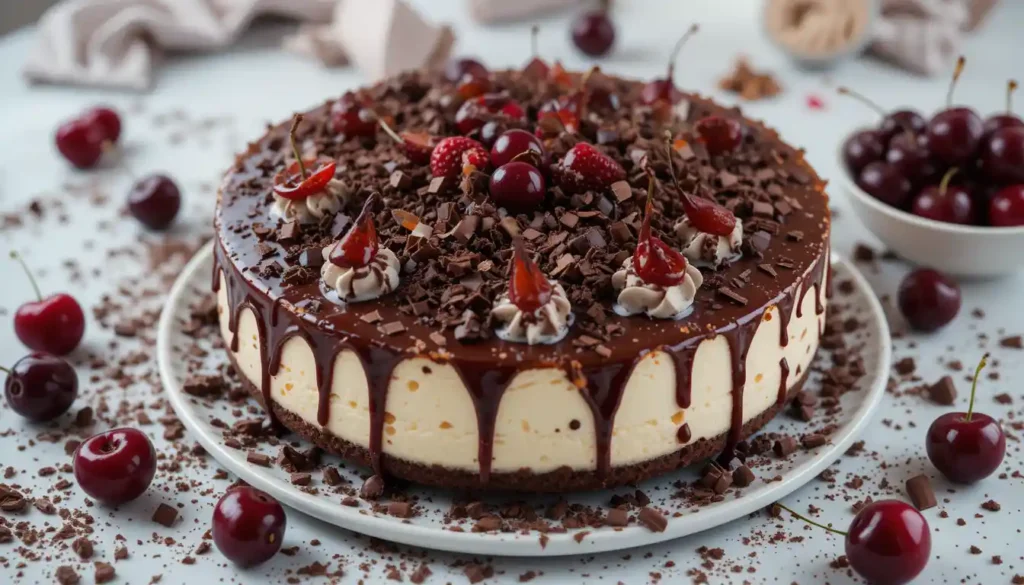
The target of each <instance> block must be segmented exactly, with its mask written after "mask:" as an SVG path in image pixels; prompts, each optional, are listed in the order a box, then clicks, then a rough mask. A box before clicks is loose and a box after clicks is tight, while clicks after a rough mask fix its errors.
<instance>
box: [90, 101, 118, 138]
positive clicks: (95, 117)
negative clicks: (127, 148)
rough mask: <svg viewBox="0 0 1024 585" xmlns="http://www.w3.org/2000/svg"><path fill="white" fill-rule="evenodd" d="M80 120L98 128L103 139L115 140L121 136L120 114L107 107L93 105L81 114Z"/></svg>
mask: <svg viewBox="0 0 1024 585" xmlns="http://www.w3.org/2000/svg"><path fill="white" fill-rule="evenodd" d="M82 121H83V122H85V123H86V124H91V125H92V126H94V127H96V128H98V129H99V132H100V135H101V136H102V137H103V140H108V141H110V142H117V140H118V138H120V137H121V116H119V115H117V112H115V111H114V110H113V109H111V108H108V107H103V106H99V107H95V108H92V109H90V110H87V111H86V112H85V113H84V114H82Z"/></svg>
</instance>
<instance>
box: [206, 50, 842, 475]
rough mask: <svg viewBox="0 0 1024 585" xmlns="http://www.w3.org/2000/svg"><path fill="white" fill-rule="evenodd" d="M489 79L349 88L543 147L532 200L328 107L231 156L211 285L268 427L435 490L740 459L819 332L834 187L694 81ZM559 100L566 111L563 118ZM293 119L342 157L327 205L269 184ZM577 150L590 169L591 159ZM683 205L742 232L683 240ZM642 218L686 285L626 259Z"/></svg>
mask: <svg viewBox="0 0 1024 585" xmlns="http://www.w3.org/2000/svg"><path fill="white" fill-rule="evenodd" d="M482 83H483V85H485V86H486V90H487V92H488V93H487V94H486V95H484V96H472V94H471V93H470V94H469V95H470V96H471V97H469V98H468V101H472V102H473V103H474V104H480V105H481V107H479V108H477V109H476V110H474V109H473V104H470V105H469V106H467V105H466V103H465V102H466V101H467V98H465V97H464V96H465V95H467V91H469V90H471V89H473V88H472V86H471V87H470V88H469V90H467V85H468V84H467V83H466V80H465V79H464V80H462V81H461V82H454V83H453V82H451V81H449V80H448V79H446V78H445V77H444V76H443V75H441V74H434V73H426V72H412V73H407V74H403V75H401V76H399V77H397V78H394V79H389V80H386V81H384V82H381V83H379V84H377V85H375V86H373V87H369V88H366V89H363V90H361V91H360V92H357V93H356V94H353V95H348V96H346V97H345V98H343V99H344V100H349V101H350V102H351V100H352V99H355V100H357V101H358V103H360V104H363V105H361V106H360V108H361V109H364V110H365V111H364V112H362V114H363V118H364V119H365V118H367V117H368V116H366V114H367V113H371V112H372V117H373V119H378V118H379V119H380V120H382V121H384V123H386V124H387V125H388V126H389V127H390V128H392V129H394V130H395V131H396V132H398V133H401V132H406V131H408V132H416V133H421V134H429V135H430V136H432V137H433V138H434V139H435V140H436V139H438V138H441V137H447V136H458V135H463V134H468V136H469V137H470V138H473V139H475V140H479V141H480V142H482V143H484V145H485V148H489V147H490V143H491V142H493V141H494V140H495V138H496V137H497V136H499V135H500V134H501V133H502V132H503V131H506V130H509V129H514V128H523V129H526V130H527V131H529V132H531V133H535V134H537V135H540V136H541V139H540V142H541V143H542V145H543V156H535V157H520V158H519V159H518V160H525V161H528V162H529V163H530V164H532V165H533V166H534V167H535V168H536V169H537V170H538V171H539V172H540V174H541V175H542V176H543V177H544V180H543V183H545V184H544V185H543V191H542V194H541V197H540V198H537V197H536V193H534V194H533V195H530V196H527V194H525V193H524V195H523V199H522V201H521V202H519V201H515V200H513V201H512V202H511V203H510V202H509V201H508V200H502V201H498V200H496V198H495V197H494V196H492V193H491V185H492V184H493V180H492V179H493V178H494V177H493V175H494V174H495V169H493V168H491V167H490V166H489V164H488V161H487V160H486V159H485V160H482V161H481V160H479V159H467V158H465V157H464V158H463V159H462V160H461V162H462V164H461V169H459V172H458V173H457V174H456V175H448V176H435V175H437V174H438V172H437V164H438V159H439V153H438V152H437V151H435V152H434V157H433V159H435V160H432V161H431V163H427V162H426V161H424V160H423V159H422V157H419V156H415V154H414V153H413V152H412V151H411V149H410V148H409V145H408V144H405V143H398V142H396V141H395V140H394V139H393V138H391V137H390V135H389V134H387V133H385V132H384V131H383V130H382V129H380V128H374V129H371V130H369V131H367V130H366V129H365V128H363V129H359V130H358V131H356V129H355V127H353V126H352V125H346V124H345V120H344V119H342V116H341V114H342V112H343V109H340V108H339V103H340V102H334V101H332V102H328V103H326V104H324V105H323V106H321V107H319V108H316V109H314V110H312V111H309V112H306V113H305V114H303V116H302V120H301V122H300V123H298V124H297V125H295V127H294V128H292V121H291V120H288V121H284V122H282V123H281V124H279V125H276V126H273V127H271V128H269V129H268V131H267V133H266V134H265V135H264V136H263V137H262V138H260V139H259V140H258V141H256V142H254V143H252V144H251V145H250V146H249V148H248V149H247V151H246V152H244V153H242V154H240V155H239V156H238V157H237V159H236V161H235V164H234V165H233V167H232V168H231V169H230V170H229V171H228V172H227V174H226V175H225V177H224V180H223V183H222V185H221V188H220V192H219V198H218V204H217V209H216V218H215V224H216V242H215V260H216V261H215V267H214V274H213V288H214V290H215V291H216V293H217V301H218V308H219V315H220V325H221V332H222V334H223V337H224V340H225V342H226V346H227V353H228V356H229V358H230V360H231V362H232V364H233V365H234V366H235V368H236V370H237V372H238V374H239V375H240V377H241V379H242V382H243V383H244V385H245V386H246V388H247V389H248V390H249V391H250V392H251V393H252V394H253V395H254V396H255V397H256V398H257V399H258V400H259V401H260V403H261V404H262V405H263V407H264V408H265V409H266V411H267V413H268V415H269V416H270V418H271V419H272V421H273V422H274V424H276V425H281V426H283V427H286V428H288V429H290V430H291V431H294V432H295V433H297V434H299V435H301V436H302V437H304V438H306V439H308V440H310V441H312V442H314V443H316V444H317V445H319V446H320V447H322V448H323V449H325V450H327V451H329V452H332V453H335V454H338V455H340V456H341V457H343V458H345V459H346V460H349V461H351V462H354V463H358V464H361V465H365V466H367V467H370V468H372V469H373V471H374V473H376V474H378V475H381V476H383V477H398V478H403V479H407V480H411V481H414V482H419V483H424V484H432V485H437V486H445V487H452V488H475V489H494V490H524V491H546V492H560V491H568V490H578V489H596V488H602V487H608V486H614V485H620V484H624V483H635V482H638V481H642V480H644V479H646V478H649V477H652V476H654V475H657V474H661V473H664V472H667V471H670V470H673V469H676V468H679V467H682V466H685V465H688V464H691V463H694V462H699V461H701V460H703V459H705V458H708V457H712V456H715V455H718V454H720V453H723V452H724V455H725V456H727V457H732V456H734V455H738V456H741V457H742V454H743V448H744V439H745V438H746V437H748V436H749V435H751V434H752V433H754V432H756V431H757V430H758V429H759V428H760V427H762V426H763V425H764V424H765V423H766V422H768V421H769V420H770V419H771V418H772V417H773V416H775V414H776V413H778V412H779V411H780V410H781V409H782V408H783V407H784V406H785V405H786V403H787V401H788V399H789V398H791V397H792V396H793V395H794V394H795V393H796V392H798V391H799V390H800V388H801V387H802V385H803V384H804V382H805V380H806V378H807V374H808V369H809V366H810V364H811V361H812V359H813V358H814V355H815V352H816V351H817V348H818V341H819V337H820V335H821V332H822V331H823V329H824V322H825V307H826V303H827V296H828V294H827V291H828V286H827V280H828V275H829V260H828V250H829V231H830V217H829V211H828V201H827V195H826V194H825V191H824V183H823V182H822V181H821V180H820V179H819V178H818V176H817V175H816V174H815V173H814V171H813V170H812V169H811V168H810V167H809V166H808V164H807V163H806V162H805V160H804V157H803V154H802V152H801V151H799V150H797V149H794V148H792V147H790V146H788V145H786V144H785V143H783V142H782V141H781V140H780V139H779V137H778V135H777V134H776V133H775V132H774V131H773V130H771V129H768V128H766V127H765V126H764V125H763V124H761V123H759V122H756V121H753V120H750V119H747V118H745V117H743V116H742V114H741V113H740V112H739V110H737V109H732V108H725V107H722V106H719V105H716V104H715V103H713V102H712V101H710V100H708V99H705V98H702V97H700V96H697V95H692V94H687V93H682V92H675V93H672V92H669V93H670V94H671V97H670V98H669V99H670V100H671V102H669V101H656V102H653V103H645V101H649V100H645V99H644V95H643V94H644V92H643V88H644V84H643V83H641V82H635V81H629V80H622V79H617V78H612V77H608V76H604V75H601V74H596V75H588V76H585V77H584V76H580V75H562V76H561V77H559V78H552V77H550V76H547V75H543V74H537V72H536V71H529V70H527V71H504V72H493V73H490V74H489V76H488V77H487V78H486V79H485V80H483V82H482ZM478 85H479V84H478ZM494 104H497V105H496V106H495V105H494ZM509 104H513V105H514V106H518V107H507V106H508V105H509ZM559 104H561V106H559ZM580 105H582V106H583V107H579V106H580ZM559 107H561V108H562V109H564V110H565V111H571V113H572V116H575V117H572V116H566V117H562V118H560V119H559V123H558V124H551V121H552V119H553V118H552V117H551V116H550V115H548V114H550V112H552V111H558V109H559ZM467 112H468V114H467ZM467 117H469V118H472V119H470V120H469V122H467ZM539 118H543V120H542V121H541V122H538V119H539ZM709 118H711V119H713V120H715V121H717V122H719V123H721V122H723V121H724V122H728V123H729V127H731V128H739V129H740V132H741V134H740V139H739V142H738V144H735V145H733V146H732V147H731V148H727V149H725V150H724V151H723V150H722V149H721V148H720V147H719V145H718V143H717V142H716V135H715V134H713V133H712V132H711V131H710V130H708V128H710V127H711V126H712V125H711V124H703V125H702V122H701V121H702V120H708V119H709ZM566 120H568V121H569V123H568V124H566V123H564V122H565V121H566ZM470 126H473V127H470ZM290 131H292V132H294V137H295V144H296V147H297V150H298V151H300V152H301V156H302V157H303V158H304V159H306V158H307V157H308V160H309V161H311V162H312V161H315V160H319V161H321V167H320V168H323V166H322V162H323V161H331V162H333V164H334V172H333V178H332V179H331V181H330V184H329V185H327V186H326V187H324V188H323V189H322V191H321V192H319V193H318V195H316V196H315V197H309V198H307V199H303V200H289V199H284V198H282V197H281V196H279V195H277V194H276V192H275V189H274V188H275V180H276V181H277V182H278V183H280V182H281V181H280V178H281V173H286V172H288V171H287V169H289V168H292V170H294V166H295V165H294V164H293V163H294V161H295V155H294V154H293V149H292V147H291V146H290V141H289V132H290ZM666 132H668V133H669V134H670V135H671V140H666V139H665V138H664V136H665V134H666ZM580 143H587V144H589V145H591V146H592V148H590V147H586V148H587V149H588V150H586V152H593V151H596V152H598V153H600V154H601V157H600V160H597V161H591V160H582V156H580V153H584V150H581V149H583V148H584V147H579V146H578V145H579V144H580ZM573 157H575V159H576V160H572V159H573ZM567 158H568V159H569V160H567ZM608 160H610V161H612V162H613V163H615V164H614V167H615V168H616V169H618V170H616V171H615V172H613V173H610V175H611V176H609V172H604V171H603V170H602V166H601V165H607V164H609V163H608ZM442 162H443V161H442ZM584 163H586V164H584ZM290 165H291V166H290ZM619 170H621V174H619V175H618V176H615V175H616V173H618V172H619ZM572 173H575V175H573V176H569V175H570V174H572ZM673 175H674V177H675V178H673ZM651 177H654V179H653V180H652V179H651ZM275 178H276V179H275ZM652 185H653V188H652V189H651V191H652V194H651V195H650V197H651V202H652V206H651V207H650V208H649V209H647V210H646V211H645V204H646V202H647V199H648V188H649V187H651V186H652ZM684 193H686V194H687V196H688V197H696V198H698V199H703V200H706V201H711V202H714V203H715V204H716V205H717V209H719V210H727V212H729V214H730V215H731V216H732V217H734V218H735V229H734V230H733V232H732V233H730V234H729V235H728V236H724V235H714V234H710V233H703V232H700V230H694V229H689V227H692V226H690V223H689V220H688V216H687V209H690V208H688V207H687V206H686V201H687V198H686V197H684ZM371 199H372V200H371ZM367 201H370V203H369V204H368V203H367ZM364 208H365V210H364ZM361 210H364V213H363V214H362V215H361ZM691 213H692V211H691ZM648 215H650V232H651V233H652V234H654V235H655V236H656V237H657V238H659V242H661V243H662V244H664V245H665V246H666V247H667V248H670V249H671V250H674V251H679V252H681V253H683V254H684V255H685V256H686V257H687V258H688V259H689V262H688V263H687V266H686V274H685V278H683V279H682V280H681V281H680V285H679V286H678V287H676V286H659V285H657V284H653V280H652V281H651V283H648V282H647V281H646V279H645V277H641V276H640V275H639V271H638V270H637V267H636V266H634V265H633V261H634V259H635V258H638V257H637V256H636V255H635V254H634V253H635V252H636V248H637V243H638V238H641V237H644V236H642V232H643V222H644V219H645V217H647V216H648ZM357 216H360V217H361V218H362V219H361V220H360V221H363V220H364V219H365V220H368V221H371V222H372V225H373V226H374V229H375V233H376V237H377V241H378V242H379V247H378V248H375V249H377V252H376V254H375V255H374V256H373V262H372V263H371V264H368V265H367V266H366V267H364V268H362V269H360V268H356V269H352V268H351V267H348V268H344V266H346V265H345V264H344V263H340V264H339V263H336V262H335V260H334V259H333V258H334V256H332V250H334V249H336V248H338V247H339V243H338V242H339V241H340V240H342V239H345V238H346V237H347V236H348V234H349V232H350V231H352V230H353V228H352V225H353V223H356V218H357ZM359 225H360V226H362V225H364V224H363V223H359ZM517 246H519V248H518V249H521V250H525V252H524V254H525V255H527V256H529V259H530V260H531V261H532V262H533V264H532V265H533V266H534V267H535V268H539V270H540V272H541V273H543V275H544V277H546V278H547V279H549V284H550V286H549V287H548V289H551V290H552V291H553V293H551V294H553V295H554V296H551V294H549V296H551V300H550V301H548V302H549V303H554V304H550V305H545V307H546V308H543V309H542V310H538V311H537V312H533V309H532V308H530V309H529V310H527V309H525V308H523V307H524V306H525V305H524V304H523V302H522V301H516V302H515V303H514V306H510V298H515V295H514V294H511V295H510V293H514V292H515V291H513V290H511V289H510V271H513V269H512V267H513V264H514V262H513V261H514V259H515V258H518V257H519V256H517V254H519V253H518V252H514V249H516V247H517ZM673 253H674V252H673ZM517 266H518V265H517ZM343 269H344V270H354V271H353V272H352V273H351V274H350V273H348V272H346V274H349V276H348V277H346V278H350V279H355V280H345V279H344V278H339V277H338V276H337V273H338V271H341V270H343ZM513 272H514V271H513ZM352 275H354V276H352ZM343 281H344V282H345V283H347V284H345V285H344V286H343V285H342V284H341V283H342V282H343ZM673 282H675V281H673ZM371 285H372V286H371ZM684 285H685V286H684ZM669 289H671V290H669ZM519 298H520V299H521V298H522V295H519ZM545 298H547V297H545ZM651 299H654V300H653V301H652V300H651ZM670 301H672V302H670ZM666 303H668V304H667V305H666ZM666 306H667V307H669V309H665V307H666ZM517 307H518V308H517ZM548 308H551V310H550V311H549V312H545V311H547V310H548ZM556 313H557V314H556ZM510 314H516V315H518V316H523V315H525V317H524V318H523V320H517V319H518V317H517V318H513V320H512V321H509V317H508V315H510ZM534 315H537V316H542V317H543V319H545V320H542V321H538V319H540V317H537V319H534ZM548 317H550V318H551V319H553V321H547V320H546V319H548ZM524 323H525V324H526V325H524ZM519 326H522V327H521V329H523V331H527V330H528V331H529V335H526V334H522V335H520V334H517V331H516V328H517V327H519ZM534 328H536V329H534ZM519 333H522V332H519Z"/></svg>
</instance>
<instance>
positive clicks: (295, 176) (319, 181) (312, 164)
mask: <svg viewBox="0 0 1024 585" xmlns="http://www.w3.org/2000/svg"><path fill="white" fill-rule="evenodd" d="M302 119H303V118H302V116H301V115H297V116H295V117H294V118H293V119H292V125H291V129H290V130H289V131H288V139H289V142H290V145H291V150H292V156H294V157H295V160H294V161H292V163H291V164H289V165H288V166H287V167H286V168H285V169H284V170H283V171H280V172H278V173H277V174H276V175H274V194H275V195H277V196H278V197H283V198H284V199H288V200H291V201H298V200H301V199H305V198H307V197H310V196H312V195H316V194H317V193H320V192H321V191H323V190H324V189H325V188H327V184H328V183H330V182H331V179H333V178H334V173H335V170H336V168H337V163H336V162H335V161H334V160H333V159H329V158H317V159H314V160H307V159H304V158H303V155H302V152H301V151H300V150H299V144H298V141H297V140H296V139H295V132H296V131H297V129H298V127H299V124H301V123H302ZM374 127H376V122H374Z"/></svg>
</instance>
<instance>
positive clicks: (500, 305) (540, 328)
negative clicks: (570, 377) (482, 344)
mask: <svg viewBox="0 0 1024 585" xmlns="http://www.w3.org/2000/svg"><path fill="white" fill-rule="evenodd" d="M571 311H572V304H571V303H569V299H568V297H566V296H565V289H563V288H562V285H560V284H558V283H557V282H554V281H551V299H550V300H549V301H548V302H546V303H544V305H543V306H541V307H540V308H539V309H537V310H536V311H534V312H532V313H528V312H526V311H523V310H522V309H520V308H519V307H517V306H516V305H515V303H513V302H512V301H511V299H509V296H508V294H505V295H502V296H501V298H499V299H498V302H497V303H496V304H495V305H494V308H493V309H491V316H492V317H493V318H494V319H495V320H497V321H499V322H500V323H502V324H503V326H502V327H499V328H498V329H497V330H496V333H497V335H498V337H500V338H502V339H504V340H505V341H514V342H516V343H524V342H525V343H528V344H530V345H537V344H540V343H557V342H559V341H561V340H562V338H563V337H565V334H566V333H567V332H568V331H569V314H570V312H571Z"/></svg>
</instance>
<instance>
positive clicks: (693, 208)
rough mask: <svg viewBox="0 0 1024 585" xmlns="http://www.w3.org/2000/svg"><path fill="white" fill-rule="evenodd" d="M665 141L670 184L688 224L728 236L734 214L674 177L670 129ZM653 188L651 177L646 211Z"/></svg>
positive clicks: (732, 224) (734, 221)
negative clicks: (670, 178)
mask: <svg viewBox="0 0 1024 585" xmlns="http://www.w3.org/2000/svg"><path fill="white" fill-rule="evenodd" d="M665 142H666V147H667V148H668V151H667V152H668V156H667V157H666V160H667V161H668V173H669V176H671V177H672V184H673V185H675V187H676V190H678V191H679V197H680V199H681V200H682V203H683V212H684V213H685V214H686V217H687V219H689V220H690V225H692V226H693V227H695V228H697V229H698V230H699V231H702V232H704V233H706V234H711V235H715V236H723V237H728V236H729V235H731V234H732V232H733V230H734V229H736V215H735V214H733V212H731V211H729V210H728V209H726V208H725V207H723V206H721V205H719V204H718V202H716V201H714V200H713V199H710V198H704V197H698V196H696V195H694V194H692V193H690V192H689V191H687V190H686V189H684V188H683V187H682V186H681V185H680V184H679V180H678V178H677V177H676V170H675V165H674V164H673V163H672V155H673V149H674V147H675V143H674V141H673V140H672V133H671V132H670V131H666V132H665ZM653 188H654V180H653V178H652V179H651V180H650V182H649V184H648V193H647V203H648V208H649V209H648V211H650V208H651V199H652V195H653V191H652V189H653Z"/></svg>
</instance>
